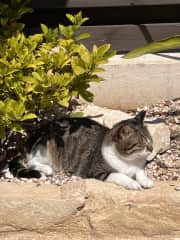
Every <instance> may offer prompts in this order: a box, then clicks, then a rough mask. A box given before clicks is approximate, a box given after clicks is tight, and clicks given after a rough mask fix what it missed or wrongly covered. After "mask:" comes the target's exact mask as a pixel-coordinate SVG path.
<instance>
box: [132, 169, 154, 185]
mask: <svg viewBox="0 0 180 240" xmlns="http://www.w3.org/2000/svg"><path fill="white" fill-rule="evenodd" d="M136 181H137V182H138V183H139V184H140V185H141V186H142V187H143V188H152V187H153V186H154V183H153V181H152V180H151V179H150V178H149V177H148V176H147V175H146V174H145V172H144V171H139V172H138V173H137V175H136Z"/></svg>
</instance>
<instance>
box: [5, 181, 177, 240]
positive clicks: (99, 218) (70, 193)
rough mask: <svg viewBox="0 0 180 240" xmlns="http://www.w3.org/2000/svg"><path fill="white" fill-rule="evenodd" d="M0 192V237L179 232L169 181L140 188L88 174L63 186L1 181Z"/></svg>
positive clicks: (135, 235)
mask: <svg viewBox="0 0 180 240" xmlns="http://www.w3.org/2000/svg"><path fill="white" fill-rule="evenodd" d="M176 184H177V186H178V184H179V185H180V182H179V183H178V182H176ZM177 186H176V187H177ZM0 195H1V198H0V239H7V240H16V239H18V240H19V239H21V240H30V239H31V240H32V239H34V240H38V239H43V240H44V239H45V240H48V239H52V240H56V239H63V240H66V239H67V240H68V239H78V240H81V239H83V240H84V239H87V240H88V239H89V240H90V239H113V240H114V239H115V240H116V239H130V240H133V239H140V240H141V239H168V240H170V239H178V238H179V237H180V192H179V191H175V186H174V185H172V186H170V184H169V183H163V182H161V183H156V184H155V187H154V188H152V189H149V190H143V191H130V190H126V189H123V188H121V187H119V186H117V185H115V184H111V183H104V182H100V181H96V180H93V179H90V180H80V181H77V182H74V183H68V184H66V185H64V186H63V187H57V186H52V185H48V186H47V185H42V186H39V187H36V186H35V185H33V184H20V183H19V184H17V183H1V184H0Z"/></svg>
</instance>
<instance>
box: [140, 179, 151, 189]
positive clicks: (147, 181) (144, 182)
mask: <svg viewBox="0 0 180 240" xmlns="http://www.w3.org/2000/svg"><path fill="white" fill-rule="evenodd" d="M140 184H141V186H142V187H143V188H152V187H153V186H154V182H153V181H152V180H151V179H150V178H145V179H143V180H142V181H141V183H140Z"/></svg>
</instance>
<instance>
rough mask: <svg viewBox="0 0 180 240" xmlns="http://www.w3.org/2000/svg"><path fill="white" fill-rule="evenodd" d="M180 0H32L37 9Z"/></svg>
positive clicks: (178, 2) (179, 1) (170, 3)
mask: <svg viewBox="0 0 180 240" xmlns="http://www.w3.org/2000/svg"><path fill="white" fill-rule="evenodd" d="M175 4H180V0H171V1H170V0H158V1H157V0H148V1H147V0H111V1H109V0H51V1H49V0H48V1H47V0H32V3H31V5H32V6H34V7H35V8H64V7H65V8H87V7H93V8H94V7H121V6H124V7H125V6H126V7H127V6H152V5H154V6H155V5H175Z"/></svg>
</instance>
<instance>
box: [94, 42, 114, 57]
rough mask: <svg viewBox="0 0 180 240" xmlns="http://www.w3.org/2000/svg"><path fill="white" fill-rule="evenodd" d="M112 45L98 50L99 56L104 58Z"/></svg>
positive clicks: (106, 45)
mask: <svg viewBox="0 0 180 240" xmlns="http://www.w3.org/2000/svg"><path fill="white" fill-rule="evenodd" d="M110 47H111V45H110V44H104V45H102V46H100V47H99V48H98V51H97V54H98V55H99V56H103V55H104V54H105V53H106V52H107V51H108V50H109V49H110Z"/></svg>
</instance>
